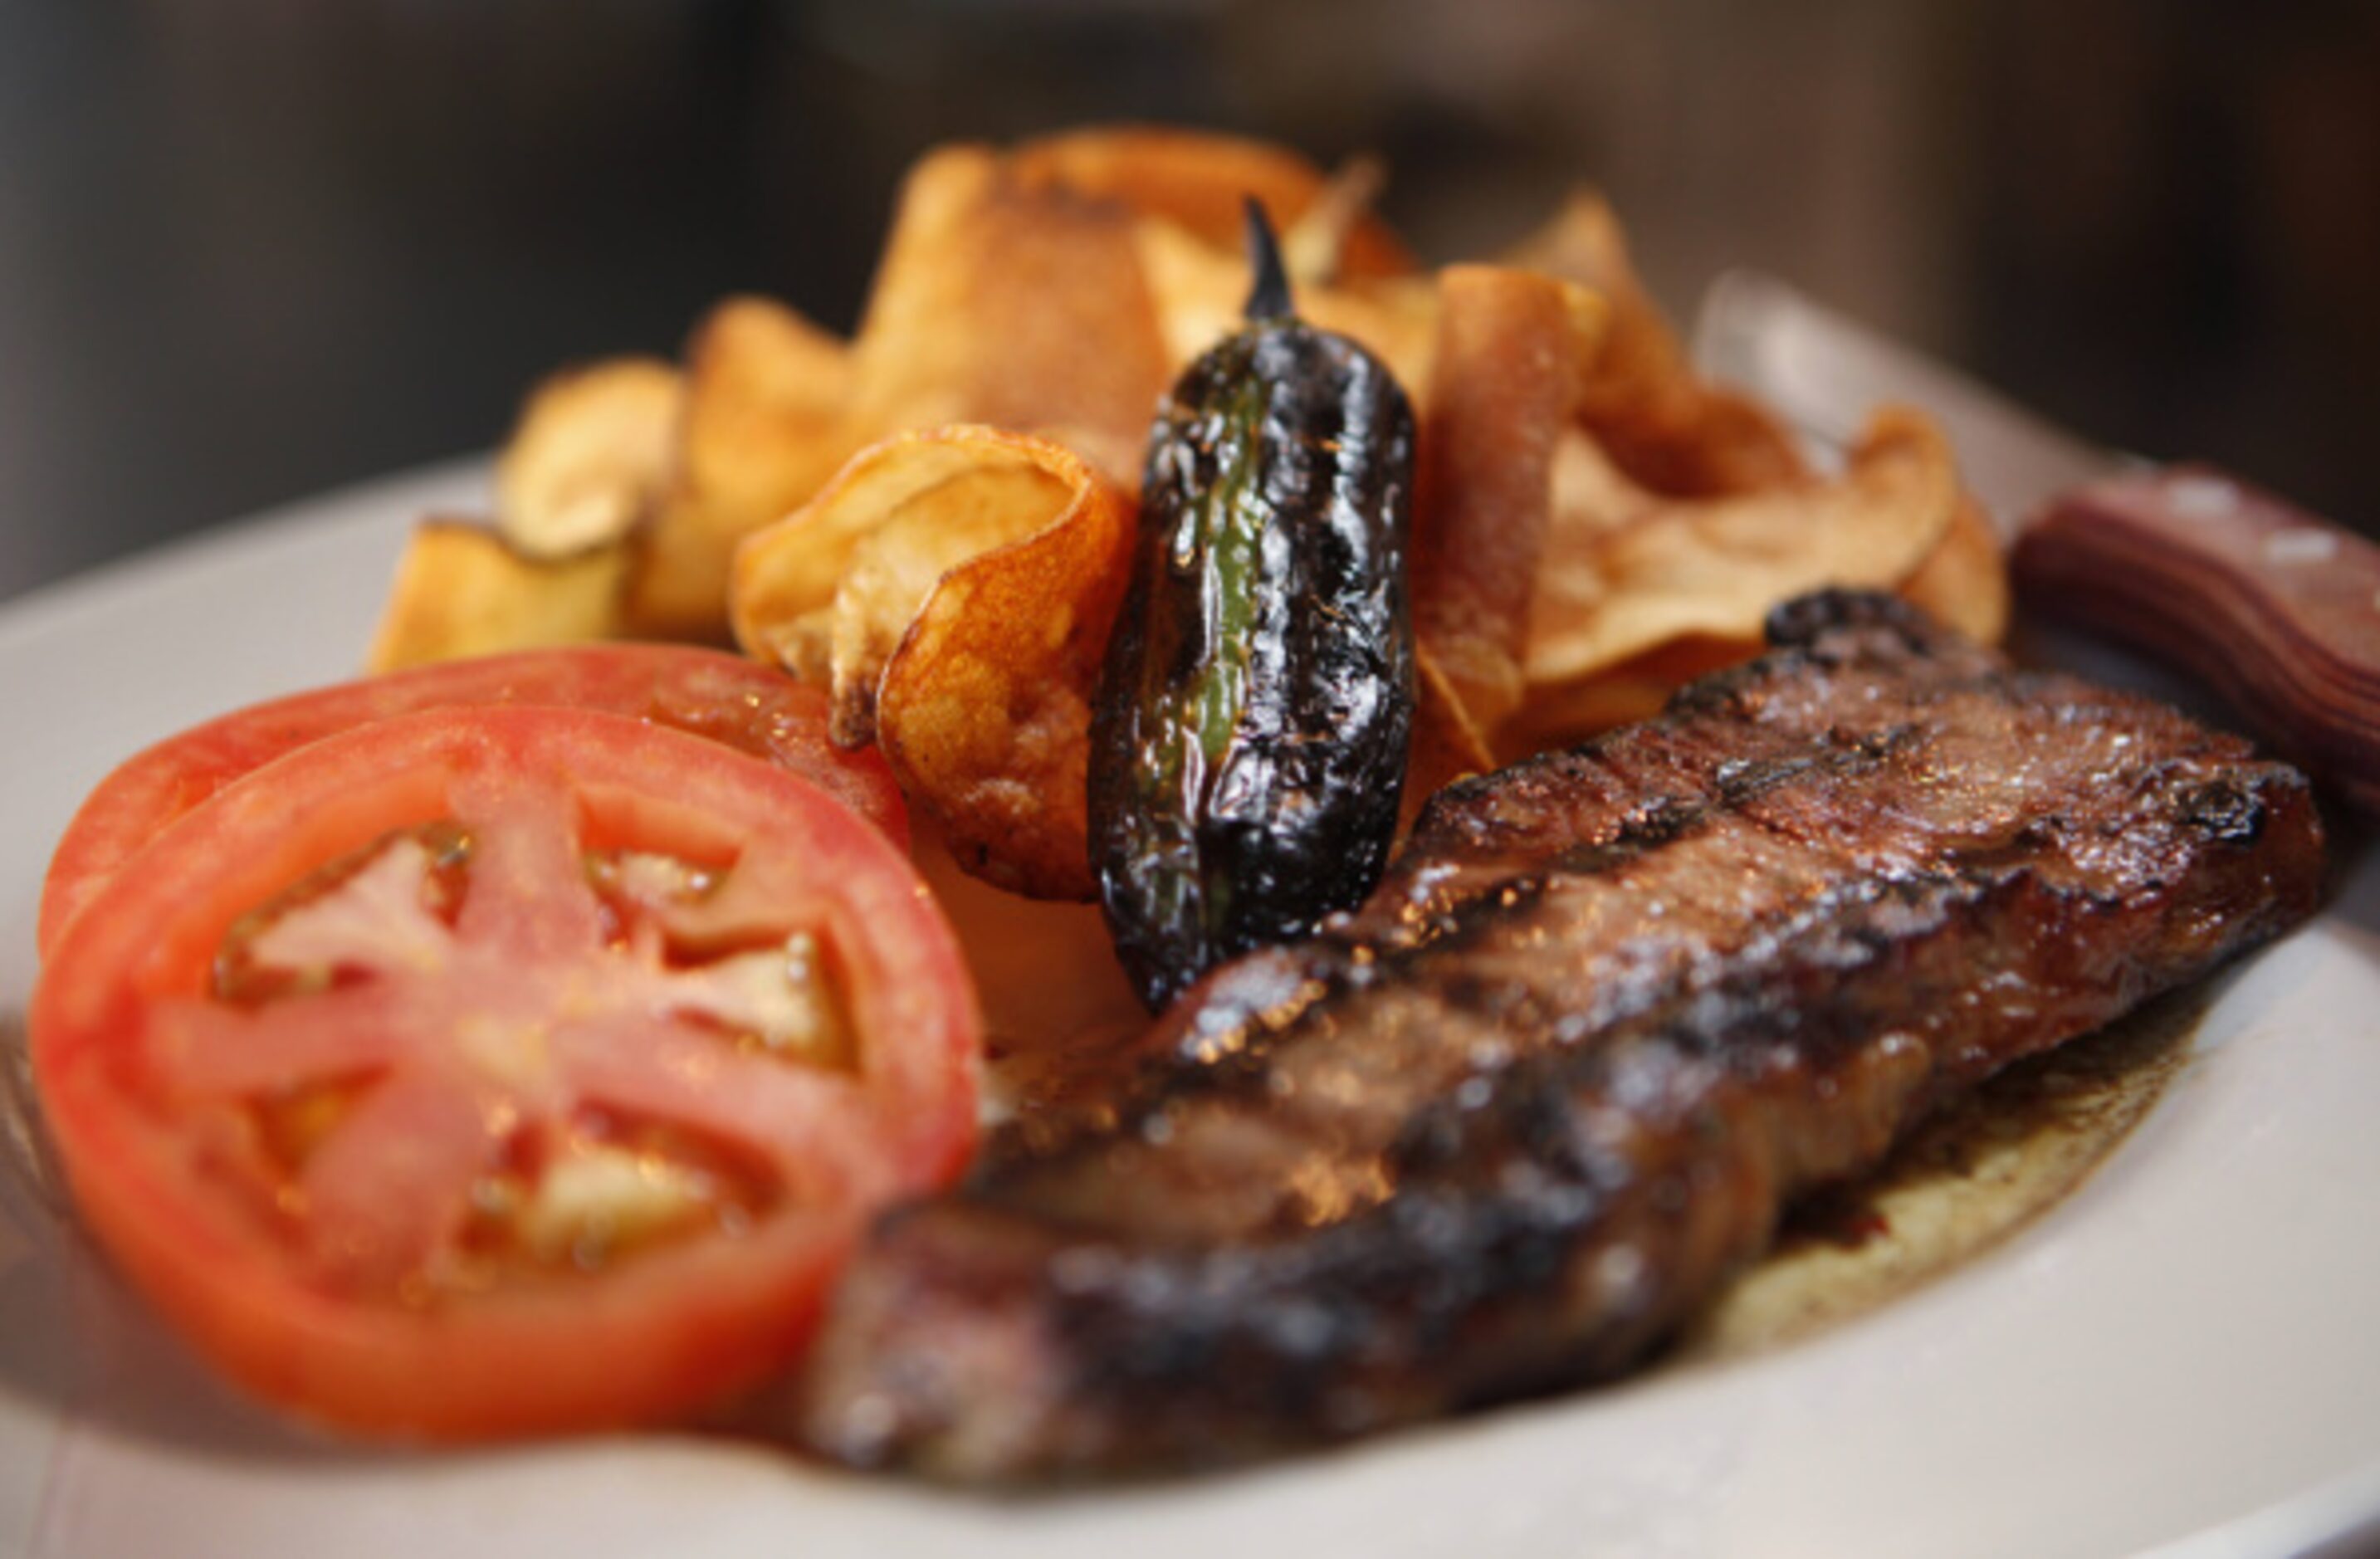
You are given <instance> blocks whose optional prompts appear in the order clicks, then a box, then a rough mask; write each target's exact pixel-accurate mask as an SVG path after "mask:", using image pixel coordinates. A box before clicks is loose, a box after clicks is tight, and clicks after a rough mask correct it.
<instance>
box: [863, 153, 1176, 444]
mask: <svg viewBox="0 0 2380 1559" xmlns="http://www.w3.org/2000/svg"><path fill="white" fill-rule="evenodd" d="M1134 222H1135V219H1134V217H1133V215H1132V213H1130V212H1129V211H1127V210H1125V209H1124V208H1123V206H1121V205H1119V204H1117V203H1116V202H1114V201H1102V200H1096V199H1093V198H1090V197H1088V196H1086V195H1082V194H1078V193H1076V192H1075V191H1074V190H1072V189H1068V188H1066V187H1064V186H1062V185H1058V184H1056V183H1052V182H1047V181H1044V182H1038V183H1037V182H1034V181H1031V180H1029V179H1027V178H1026V177H1022V176H1020V175H1019V174H1018V173H1017V171H1016V170H1015V168H1014V165H1013V164H1012V163H1011V161H1010V160H1007V159H1003V158H1002V157H1001V156H999V155H998V154H997V153H995V152H991V151H990V150H988V149H986V148H983V147H977V146H954V147H947V148H944V149H942V150H941V151H939V152H932V153H930V154H929V155H928V156H927V157H926V158H925V159H924V160H923V161H922V162H920V163H919V164H917V167H916V168H915V169H913V170H912V171H911V173H910V175H909V177H908V180H907V182H906V183H905V185H904V186H903V188H902V195H901V201H900V207H899V210H898V212H897V213H896V215H895V218H894V222H893V227H892V237H891V238H890V239H889V240H888V242H887V244H886V247H885V251H884V259H883V262H882V264H881V265H880V268H879V270H878V273H877V278H876V285H875V287H874V289H873V291H872V292H871V293H870V295H869V298H868V311H867V313H866V316H865V318H864V319H863V321H862V323H861V326H860V333H859V337H858V342H857V345H856V347H855V354H856V367H857V371H858V375H859V377H858V383H857V384H856V399H855V403H854V407H853V413H854V415H855V417H856V418H857V420H859V422H860V424H861V425H862V426H863V427H865V428H866V429H867V430H868V432H869V435H870V436H871V437H881V436H882V435H883V434H885V433H888V432H894V431H897V430H902V429H907V428H917V427H929V426H939V425H942V424H945V423H953V422H982V423H991V424H996V425H999V426H1002V427H1009V428H1031V427H1042V426H1051V425H1059V426H1067V427H1076V428H1086V429H1091V430H1096V431H1098V432H1102V433H1111V434H1121V435H1130V436H1137V435H1140V434H1143V433H1146V432H1147V427H1148V418H1149V413H1150V411H1151V409H1152V408H1155V406H1156V404H1157V397H1158V396H1159V395H1160V393H1161V392H1162V391H1163V390H1164V388H1165V384H1166V379H1167V372H1166V363H1165V357H1164V344H1163V340H1162V338H1161V336H1160V334H1159V330H1158V323H1157V312H1156V309H1155V306H1154V304H1153V302H1152V300H1151V298H1150V295H1149V291H1148V288H1147V285H1146V284H1145V283H1144V281H1143V280H1142V276H1141V267H1140V260H1139V255H1138V253H1137V251H1136V250H1135V247H1134V243H1133V226H1134Z"/></svg>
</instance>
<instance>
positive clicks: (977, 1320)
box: [801, 594, 2322, 1480]
mask: <svg viewBox="0 0 2380 1559" xmlns="http://www.w3.org/2000/svg"><path fill="white" fill-rule="evenodd" d="M1770 638H1771V640H1772V642H1773V643H1774V645H1775V647H1776V648H1775V650H1774V651H1773V652H1771V653H1770V654H1768V655H1767V656H1766V657H1765V658H1763V659H1761V660H1759V661H1756V662H1755V663H1753V664H1749V665H1746V666H1743V667H1742V668H1739V669H1737V670H1735V671H1732V672H1729V673H1725V674H1722V675H1720V676H1715V677H1711V678H1708V679H1706V680H1705V681H1703V682H1699V683H1696V684H1694V685H1693V686H1691V687H1689V688H1685V689H1683V690H1682V692H1681V693H1680V694H1679V695H1678V696H1677V697H1676V698H1675V699H1674V700H1672V702H1671V704H1670V708H1669V709H1668V710H1667V711H1666V712H1665V713H1663V714H1662V715H1661V716H1660V717H1659V718H1658V719H1656V720H1653V721H1649V722H1647V723H1645V724H1644V725H1636V726H1633V727H1630V728H1628V729H1625V730H1621V731H1619V732H1615V733H1613V734H1612V735H1610V736H1608V737H1604V738H1602V739H1600V740H1597V741H1595V742H1592V743H1589V744H1588V745H1586V746H1584V747H1581V748H1578V749H1574V750H1572V751H1568V752H1562V753H1558V754H1551V755H1548V756H1545V757H1541V758H1537V759H1534V760H1531V761H1527V762H1524V763H1522V764H1519V765H1516V766H1515V767H1512V768H1510V769H1507V770H1504V771H1503V772H1501V773H1495V774H1490V775H1487V776H1485V777H1482V778H1478V779H1474V780H1470V781H1466V782H1464V783H1463V784H1460V785H1457V786H1452V787H1451V788H1450V789H1448V790H1447V791H1445V792H1444V793H1442V794H1441V795H1440V796H1439V797H1438V798H1436V799H1434V800H1433V801H1432V802H1431V803H1430V805H1429V808H1428V810H1427V812H1426V813H1425V814H1424V816H1423V818H1422V821H1421V822H1420V825H1419V827H1418V828H1417V830H1416V832H1415V836H1414V838H1413V841H1412V843H1411V846H1410V847H1409V848H1408V849H1407V850H1406V852H1405V854H1404V856H1403V859H1402V860H1401V861H1400V862H1399V863H1398V864H1397V866H1396V867H1394V868H1393V869H1392V870H1391V871H1390V875H1389V877H1388V879H1387V881H1385V882H1384V883H1382V885H1381V886H1380V888H1379V890H1378V893H1376V894H1375V895H1373V896H1372V898H1371V899H1370V900H1369V901H1367V902H1366V904H1365V905H1364V906H1363V907H1361V908H1360V909H1358V910H1356V911H1355V912H1354V913H1353V914H1352V915H1347V916H1342V917H1339V918H1337V919H1336V920H1333V921H1332V922H1330V923H1329V924H1327V925H1326V926H1325V927H1324V929H1323V930H1322V932H1320V933H1319V934H1318V935H1317V936H1315V937H1314V938H1312V939H1311V940H1309V941H1306V942H1305V943H1302V944H1297V945H1294V946H1290V947H1283V948H1278V949H1272V950H1269V951H1266V952H1261V953H1257V954H1255V955H1252V956H1248V957H1245V958H1243V959H1240V960H1238V961H1237V962H1235V963H1233V964H1231V965H1228V966H1226V967H1225V968H1220V969H1219V970H1217V971H1215V972H1214V973H1213V974H1211V975H1209V976H1208V978H1207V980H1204V981H1203V982H1202V983H1201V984H1199V985H1198V986H1197V987H1196V988H1194V989H1193V990H1192V991H1191V992H1190V993H1188V994H1187V995H1186V996H1185V997H1184V999H1183V1000H1182V1001H1181V1002H1179V1003H1177V1004H1176V1005H1174V1007H1173V1008H1172V1010H1171V1011H1170V1012H1169V1013H1168V1014H1167V1015H1166V1016H1165V1017H1163V1018H1162V1019H1161V1020H1160V1022H1159V1024H1158V1025H1157V1026H1156V1028H1155V1029H1152V1030H1151V1032H1150V1033H1149V1035H1148V1036H1147V1039H1146V1040H1145V1041H1143V1042H1142V1043H1141V1044H1140V1045H1139V1046H1138V1047H1136V1049H1135V1052H1134V1055H1133V1059H1132V1062H1131V1065H1130V1066H1129V1067H1128V1068H1127V1069H1126V1071H1125V1073H1124V1075H1123V1077H1122V1078H1120V1079H1119V1085H1118V1087H1117V1089H1116V1090H1115V1094H1114V1099H1113V1102H1112V1103H1111V1106H1110V1107H1109V1108H1107V1109H1104V1110H1101V1111H1099V1112H1096V1113H1093V1114H1087V1115H1084V1116H1081V1117H1078V1118H1073V1119H1062V1120H1055V1121H1040V1122H1036V1123H1032V1124H1029V1125H1027V1126H1023V1127H1017V1128H1014V1129H1012V1130H1011V1131H1010V1132H1009V1133H1008V1134H1007V1135H1006V1136H1005V1137H1003V1138H1002V1139H1000V1140H998V1141H997V1142H996V1143H995V1144H994V1147H993V1149H992V1151H990V1154H989V1155H988V1157H987V1159H986V1161H985V1163H983V1165H982V1166H981V1167H980V1168H979V1169H978V1171H977V1174H976V1175H975V1176H974V1178H973V1179H972V1180H971V1181H970V1182H969V1183H968V1184H966V1185H965V1186H964V1187H963V1188H960V1189H958V1190H956V1191H954V1192H953V1193H950V1194H948V1195H945V1196H942V1197H940V1198H937V1199H934V1200H928V1201H925V1202H921V1203H918V1204H916V1205H913V1206H911V1207H909V1208H906V1209H905V1210H902V1211H899V1212H895V1213H893V1214H892V1215H891V1216H889V1217H888V1218H887V1219H886V1220H885V1221H884V1222H883V1223H882V1224H880V1225H879V1226H878V1227H877V1228H876V1230H875V1231H874V1232H873V1235H872V1236H871V1237H870V1239H869V1241H868V1243H867V1244H866V1245H865V1247H864V1248H863V1249H862V1251H861V1253H860V1255H859V1256H858V1257H857V1258H856V1261H855V1263H854V1265H853V1268H852V1270H851V1272H850V1273H849V1274H848V1276H847V1278H846V1280H845V1283H844V1287H843V1290H842V1292H841V1294H840V1296H839V1297H838V1300H837V1304H836V1309H835V1311H834V1313H833V1315H832V1319H831V1321H830V1323H829V1326H828V1329H827V1331H826V1334H825V1335H824V1336H823V1337H822V1339H821V1341H820V1346H819V1348H818V1351H817V1353H816V1355H815V1356H814V1358H813V1363H812V1368H811V1373H810V1376H809V1379H808V1382H807V1388H806V1395H805V1397H804V1401H803V1404H802V1409H801V1411H802V1424H801V1429H802V1432H803V1433H804V1435H805V1437H806V1438H807V1440H808V1441H809V1443H812V1444H813V1445H815V1446H816V1447H818V1448H820V1450H822V1451H823V1452H825V1453H826V1454H828V1455H833V1456H836V1457H839V1458H842V1459H844V1460H847V1461H850V1462H854V1463H857V1464H862V1465H879V1466H880V1465H897V1466H905V1467H909V1468H915V1469H917V1470H921V1471H924V1472H927V1473H929V1474H931V1475H935V1476H940V1477H944V1478H950V1479H956V1480H1009V1479H1021V1478H1034V1479H1040V1478H1050V1477H1067V1476H1079V1475H1086V1474H1106V1473H1114V1472H1123V1471H1135V1470H1149V1469H1160V1468H1184V1467H1194V1466H1201V1465H1208V1464H1213V1463H1217V1462H1222V1461H1233V1460H1241V1459H1245V1458H1247V1457H1250V1456H1254V1455H1262V1454H1266V1453H1269V1452H1272V1451H1277V1450H1281V1449H1285V1448H1289V1447H1293V1446H1298V1445H1304V1444H1310V1443H1318V1442H1326V1441H1333V1440H1341V1439H1345V1438H1348V1437H1351V1436H1354V1435H1359V1434H1364V1433H1366V1432H1370V1431H1377V1430H1380V1429H1383V1428H1385V1427H1388V1426H1390V1425H1394V1424H1400V1423H1406V1422H1411V1421H1413V1420H1415V1419H1424V1418H1427V1417H1431V1416H1434V1415H1438V1414H1442V1413H1445V1412H1448V1411H1451V1410H1453V1409H1457V1408H1461V1407H1467V1406H1471V1405H1475V1404H1478V1403H1483V1402H1488V1401H1493V1400H1497V1399H1500V1398H1505V1397H1510V1396H1512V1395H1517V1394H1522V1393H1528V1392H1535V1391H1540V1390H1544V1389H1546V1388H1548V1387H1550V1386H1555V1385H1560V1384H1563V1383H1567V1382H1578V1381H1585V1380H1589V1379H1593V1378H1597V1377H1601V1376H1608V1375H1609V1374H1612V1373H1614V1372H1617V1371H1619V1370H1624V1369H1626V1368H1628V1367H1629V1366H1630V1365H1631V1364H1632V1363H1633V1362H1635V1361H1636V1360H1638V1359H1640V1358H1642V1357H1643V1356H1644V1355H1645V1353H1646V1352H1647V1351H1648V1350H1649V1349H1650V1348H1652V1347H1653V1346H1655V1345H1657V1344H1658V1342H1659V1341H1660V1340H1661V1339H1662V1338H1663V1337H1664V1336H1665V1335H1666V1334H1669V1333H1670V1331H1672V1330H1673V1329H1674V1328H1675V1327H1676V1326H1677V1325H1678V1323H1679V1322H1680V1321H1682V1320H1684V1319H1685V1318H1687V1317H1688V1316H1689V1315H1690V1314H1691V1313H1692V1312H1693V1310H1694V1308H1695V1307H1696V1306H1697V1305H1698V1304H1699V1303H1701V1302H1702V1301H1703V1300H1704V1299H1705V1298H1706V1297H1707V1296H1709V1294H1710V1293H1711V1292H1712V1290H1713V1288H1714V1287H1715V1286H1716V1285H1718V1283H1719V1282H1720V1281H1721V1280H1722V1279H1724V1278H1725V1277H1726V1276H1727V1275H1728V1274H1729V1273H1731V1272H1733V1271H1734V1270H1735V1269H1737V1268H1738V1267H1740V1266H1741V1265H1742V1264H1743V1263H1744V1262H1746V1261H1749V1260H1751V1259H1752V1258H1753V1257H1755V1256H1756V1255H1757V1254H1758V1253H1759V1252H1760V1251H1761V1250H1762V1249H1763V1248H1765V1247H1766V1246H1767V1244H1768V1242H1769V1240H1770V1238H1771V1236H1772V1234H1773V1232H1774V1230H1775V1228H1776V1225H1777V1222H1778V1217H1779V1211H1780V1209H1781V1208H1782V1207H1783V1205H1784V1204H1785V1203H1786V1201H1787V1200H1789V1199H1791V1197H1793V1196H1794V1195H1796V1194H1797V1193H1799V1192H1802V1191H1803V1190H1806V1189H1808V1188H1811V1187H1813V1186H1815V1185H1819V1184H1823V1183H1825V1182H1828V1181H1831V1180H1837V1179H1840V1178H1843V1177H1845V1176H1850V1175H1857V1174H1859V1173H1861V1172H1863V1171H1864V1170H1866V1169H1868V1168H1869V1167H1871V1166H1872V1165H1874V1164H1876V1163H1877V1161H1878V1160H1880V1159H1881V1158H1882V1157H1883V1156H1884V1155H1885V1153H1886V1152H1887V1151H1888V1149H1889V1148H1890V1146H1891V1144H1892V1143H1893V1141H1894V1139H1895V1138H1896V1137H1897V1136H1898V1135H1899V1134H1900V1132H1901V1131H1902V1130H1903V1129H1904V1128H1906V1127H1908V1126H1909V1125H1910V1124H1911V1123H1912V1122H1913V1121H1914V1120H1915V1119H1916V1118H1917V1117H1919V1116H1920V1115H1921V1114H1924V1113H1925V1111H1926V1110H1927V1109H1928V1108H1929V1107H1930V1106H1931V1105H1933V1104H1934V1103H1936V1102H1938V1101H1939V1100H1940V1099H1942V1098H1943V1097H1944V1096H1945V1095H1946V1093H1948V1092H1949V1091H1950V1090H1957V1089H1961V1088H1963V1087H1965V1086H1967V1085H1969V1084H1971V1083H1973V1082H1974V1081H1975V1080H1977V1079H1978V1078H1983V1077H1985V1076H1986V1075H1987V1074H1989V1073H1991V1072H1993V1071H1994V1070H1996V1069H1998V1068H1999V1067H2001V1066H2006V1065H2007V1064H2009V1063H2010V1062H2012V1061H2016V1060H2018V1059H2021V1058H2022V1057H2023V1056H2026V1055H2029V1054H2034V1053H2036V1052H2039V1051H2041V1050H2044V1049H2046V1048H2047V1047H2049V1046H2052V1045H2055V1044H2057V1043H2058V1042H2059V1041H2063V1040H2066V1039H2069V1038H2070V1037H2072V1036H2074V1035H2077V1034H2080V1033H2083V1032H2084V1031H2086V1030H2088V1029H2093V1028H2095V1027H2097V1026H2098V1025H2100V1024H2102V1023H2105V1022H2107V1020H2109V1019H2110V1018H2112V1017H2116V1016H2117V1015H2119V1014H2120V1013H2122V1012H2124V1011H2125V1010H2126V1009H2128V1008H2130V1007H2131V1006H2132V1005H2135V1004H2137V1003H2139V1002H2141V1001H2142V1000H2143V999H2145V998H2147V997H2149V996H2151V995H2154V994H2155V993H2157V992H2160V991H2162V990H2165V989H2167V988H2168V987H2170V986H2173V985H2176V984H2179V983H2181V982H2183V981H2186V980H2193V979H2196V978H2198V977H2199V976H2201V975H2203V974H2204V973H2205V972H2206V971H2207V970H2208V969H2210V968H2213V967H2214V966H2216V964H2218V963H2220V962H2221V961H2222V960H2224V959H2226V958H2228V957H2229V956H2232V955H2234V954H2236V953H2238V952H2240V950H2242V949H2244V948H2246V947H2249V946H2251V945H2253V944H2256V943H2259V942H2262V941H2264V940H2265V939H2267V938H2269V937H2271V936H2273V935H2274V934H2276V933H2277V932H2280V931H2282V930H2284V929H2285V928H2287V927H2288V926H2289V925H2290V924H2291V923H2293V922H2295V921H2297V920H2300V919H2301V918H2302V917H2304V916H2305V915H2307V914H2308V913H2309V912H2310V911H2311V910H2312V909H2313V906H2314V903H2315V897H2316V893H2317V889H2318V883H2319V879H2320V872H2321V856H2322V841H2321V831H2320V825H2319V822H2318V821H2317V819H2316V816H2315V813H2314V810H2313V803H2312V800H2311V798H2310V796H2309V794H2308V790H2307V786H2306V783H2305V781H2304V779H2303V778H2302V777H2301V775H2299V774H2298V773H2296V772H2295V771H2293V770H2291V769H2289V768H2287V767H2284V766H2282V765H2280V764H2277V763H2270V762H2264V761H2257V760H2256V759H2255V758H2253V756H2252V754H2251V753H2250V751H2249V749H2248V748H2247V746H2246V744H2244V743H2243V742H2241V741H2240V740H2239V739H2237V738H2235V737H2228V736H2225V735H2220V734H2217V733H2215V732H2212V731H2209V730H2206V729H2204V728H2203V727H2201V726H2199V725H2195V724H2193V723H2192V722H2191V721H2190V720H2188V719H2186V718H2184V717H2183V716H2182V715H2180V714H2179V713H2175V712H2173V711H2172V710H2169V709H2167V708H2165V707H2163V706H2161V705H2158V704H2155V703H2152V702H2149V701H2147V700H2142V699H2139V698H2135V697H2132V696H2130V695H2127V694H2122V693H2117V692H2111V691H2108V690H2107V689H2105V688H2096V687H2094V686H2091V685H2089V684H2087V683H2084V682H2081V681H2078V680H2076V679H2074V678H2071V677H2068V676H2051V675H2032V674H2027V673H2019V672H2014V671H2011V670H2010V668H2009V667H2008V666H2007V665H2006V664H2004V663H2003V662H2001V661H2000V660H1999V659H1998V657H1997V656H1995V655H1993V654H1991V653H1990V652H1987V651H1985V650H1982V649H1978V648H1976V647H1975V646H1973V645H1972V644H1968V643H1966V642H1964V641H1963V640H1960V639H1955V638H1952V637H1950V636H1949V635H1947V634H1945V633H1943V632H1942V631H1941V630H1939V629H1937V628H1936V627H1934V626H1933V625H1932V624H1931V623H1930V622H1928V621H1927V620H1925V618H1923V617H1922V616H1920V615H1917V614H1916V613H1914V612H1913V610H1911V609H1910V608H1907V607H1905V606H1903V605H1901V604H1900V603H1897V602H1893V601H1890V600H1888V599H1886V598H1881V597H1874V596H1864V595H1848V594H1827V595H1820V596H1814V597H1809V598H1805V599H1803V600H1802V601H1798V602H1795V603H1791V604H1789V605H1788V606H1786V607H1783V608H1780V609H1779V612H1778V614H1777V615H1776V616H1775V617H1774V618H1773V619H1772V621H1771V623H1770Z"/></svg>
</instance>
